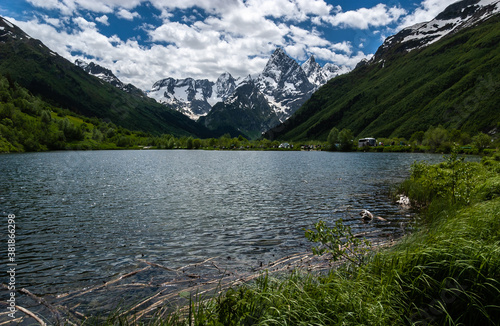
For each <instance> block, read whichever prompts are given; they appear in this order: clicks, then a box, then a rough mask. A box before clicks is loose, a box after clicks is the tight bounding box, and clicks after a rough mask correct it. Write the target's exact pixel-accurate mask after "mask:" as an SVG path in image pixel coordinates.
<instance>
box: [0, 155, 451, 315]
mask: <svg viewBox="0 0 500 326" xmlns="http://www.w3.org/2000/svg"><path fill="white" fill-rule="evenodd" d="M442 160H443V158H442V156H441V155H435V154H407V153H404V154H403V153H401V154H400V153H332V152H294V151H283V152H282V151H201V150H199V151H195V150H193V151H187V150H142V151H139V150H137V151H88V152H87V151H63V152H47V153H25V154H3V155H0V175H1V178H0V209H1V211H2V215H3V216H4V220H3V221H4V222H3V223H4V226H3V227H2V228H3V230H4V235H3V236H2V238H3V243H4V244H3V248H4V249H3V252H4V254H3V256H4V257H3V261H4V262H7V259H8V258H7V216H8V215H9V214H14V215H15V264H16V265H15V269H16V275H15V280H16V281H15V286H16V289H21V288H25V289H27V290H29V291H30V293H32V294H34V295H36V296H41V297H44V298H46V300H47V301H48V302H52V303H54V304H59V305H61V306H64V307H70V308H71V307H73V308H72V309H74V310H75V311H76V310H78V309H80V308H77V307H78V306H80V305H81V309H82V313H89V312H92V313H94V312H95V311H99V309H112V308H109V307H107V306H106V305H105V304H103V303H102V302H103V301H105V302H116V301H117V299H116V298H117V297H119V298H122V299H124V300H128V302H129V303H130V302H133V301H134V300H135V301H137V300H140V299H141V297H143V296H145V295H152V294H154V293H155V292H154V291H156V289H158V288H161V285H160V284H168V282H167V281H168V278H169V277H170V278H172V277H176V274H175V273H174V275H173V276H165V274H164V273H168V272H169V271H175V270H176V269H177V271H178V269H179V268H180V267H182V266H186V265H189V264H196V263H200V262H203V261H208V259H210V258H212V260H211V264H212V265H213V266H216V267H217V268H218V269H224V271H230V270H237V271H245V270H252V269H254V268H256V267H259V266H266V264H269V263H271V262H273V261H276V260H278V259H281V258H283V257H286V256H288V255H292V254H294V253H298V252H306V251H310V248H311V244H310V243H308V241H307V240H306V239H305V237H304V228H312V227H313V224H314V223H315V222H317V221H319V220H324V221H326V222H327V223H329V224H330V225H331V224H332V223H333V222H334V221H336V220H337V219H340V218H342V219H343V220H344V221H345V223H347V224H349V225H350V226H351V228H352V229H353V233H362V232H366V234H371V235H373V237H384V238H385V239H391V238H395V237H399V236H401V235H402V234H403V233H404V232H405V229H406V228H408V227H411V223H409V222H410V221H411V219H412V216H413V213H412V212H411V211H410V210H408V209H405V208H403V207H401V206H399V205H398V204H396V203H394V202H393V201H392V200H391V198H390V197H389V191H390V189H391V187H392V186H394V185H396V184H397V183H399V182H401V181H403V179H404V178H405V177H407V176H408V175H409V170H410V166H411V164H412V163H413V162H414V161H427V162H430V163H435V162H439V161H442ZM363 209H368V210H369V211H371V212H372V213H373V214H374V215H378V216H381V217H383V218H385V219H386V220H387V222H383V223H376V222H375V221H373V222H369V223H364V222H363V221H362V219H361V217H360V214H359V213H360V212H361V210H363ZM146 262H148V263H149V265H148V264H147V263H146ZM152 265H155V266H163V267H165V268H161V269H159V270H158V269H155V270H153V268H150V269H149V270H147V271H146V272H145V273H142V274H140V276H137V278H136V279H135V281H134V282H135V283H134V284H136V283H137V284H153V283H154V284H157V287H156V288H155V290H150V292H148V293H142V292H140V291H139V290H127V291H126V292H123V293H120V294H117V292H112V291H110V293H106V292H105V291H101V292H100V294H99V295H97V294H95V295H96V296H97V297H92V296H91V295H90V296H89V295H85V296H84V295H74V293H78V291H80V292H82V291H85V289H92V288H93V287H94V289H95V287H96V286H98V285H102V284H106V282H109V281H110V280H114V279H117V278H118V277H120V276H123V275H126V274H127V273H131V272H134V271H137V270H138V269H142V268H147V267H148V266H149V267H151V266H152ZM4 266H5V265H4ZM162 273H163V274H162ZM138 275H139V274H138ZM4 276H5V274H4ZM4 278H5V280H7V279H6V277H4ZM155 282H156V283H155ZM3 283H6V282H5V281H3ZM106 285H107V284H106ZM137 287H140V286H139V285H137ZM148 291H149V290H148ZM88 292H91V291H88ZM94 292H96V293H97V292H98V291H94ZM72 293H73V294H72ZM124 293H126V294H124ZM68 294H72V295H73V297H72V298H71V299H68V300H67V301H66V302H61V301H62V300H63V299H61V298H64V297H65V296H68ZM87 294H88V293H87ZM58 295H59V297H58ZM58 300H59V301H58ZM99 300H100V301H99ZM35 301H36V300H34V299H33V296H31V297H30V296H27V295H24V294H18V296H17V304H19V305H20V306H25V307H26V306H27V307H31V308H30V309H33V311H35V312H37V311H38V313H40V314H43V311H42V310H43V307H39V306H37V304H36V302H35ZM96 302H97V303H96ZM2 318H3V317H2ZM2 318H0V319H2Z"/></svg>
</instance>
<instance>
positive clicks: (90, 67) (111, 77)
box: [75, 59, 144, 96]
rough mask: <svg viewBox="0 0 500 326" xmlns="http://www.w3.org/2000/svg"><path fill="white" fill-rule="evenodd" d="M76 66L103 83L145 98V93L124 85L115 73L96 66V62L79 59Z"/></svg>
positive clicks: (132, 86)
mask: <svg viewBox="0 0 500 326" xmlns="http://www.w3.org/2000/svg"><path fill="white" fill-rule="evenodd" d="M75 65H76V66H78V67H80V68H82V69H83V70H84V71H85V72H86V73H88V74H89V75H92V76H95V77H97V78H99V79H101V80H102V81H105V82H107V83H110V84H111V85H113V86H115V87H117V88H119V89H121V90H123V91H125V92H127V93H131V94H136V95H141V96H144V92H143V91H141V90H140V89H138V88H137V87H135V86H134V85H132V84H125V83H123V82H122V81H121V80H120V79H118V77H116V76H115V74H113V72H112V71H111V70H109V69H107V68H104V67H103V66H100V65H98V64H95V63H94V62H90V63H88V62H85V61H83V60H79V59H77V60H76V61H75Z"/></svg>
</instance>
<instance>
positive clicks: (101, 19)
mask: <svg viewBox="0 0 500 326" xmlns="http://www.w3.org/2000/svg"><path fill="white" fill-rule="evenodd" d="M95 20H96V21H97V22H99V23H101V24H103V25H106V26H109V21H108V16H106V15H102V16H101V17H97V18H96V19H95Z"/></svg>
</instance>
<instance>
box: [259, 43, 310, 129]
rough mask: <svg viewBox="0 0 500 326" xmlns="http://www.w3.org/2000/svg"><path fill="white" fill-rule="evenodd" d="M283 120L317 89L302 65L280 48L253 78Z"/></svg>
mask: <svg viewBox="0 0 500 326" xmlns="http://www.w3.org/2000/svg"><path fill="white" fill-rule="evenodd" d="M252 82H253V83H254V84H255V86H256V87H257V88H258V89H259V90H260V92H262V94H264V96H265V97H266V99H267V101H268V103H269V105H270V106H271V107H272V108H273V110H274V111H275V112H276V114H277V115H278V116H279V118H280V120H281V121H284V120H286V119H287V118H288V117H289V116H291V115H292V113H294V112H295V111H296V110H297V109H298V108H299V107H300V106H301V105H302V104H303V103H304V102H305V101H307V100H308V99H309V97H311V95H312V93H313V92H314V91H315V90H316V86H315V85H314V84H312V83H311V82H310V81H309V79H308V76H307V75H306V73H305V72H304V70H303V69H302V67H301V66H300V65H299V64H298V63H297V61H295V60H293V59H292V58H290V57H289V56H288V55H286V54H285V52H284V51H283V50H282V49H281V48H278V49H276V50H275V51H274V53H273V54H272V55H271V58H270V59H269V61H268V62H267V64H266V66H265V68H264V70H263V71H262V73H261V74H259V75H258V76H257V77H256V78H254V79H253V80H252Z"/></svg>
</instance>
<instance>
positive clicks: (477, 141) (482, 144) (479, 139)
mask: <svg viewBox="0 0 500 326" xmlns="http://www.w3.org/2000/svg"><path fill="white" fill-rule="evenodd" d="M472 143H473V144H474V145H475V146H476V147H477V148H479V149H481V150H483V149H485V148H487V147H488V146H489V145H491V137H490V136H488V135H486V134H483V133H482V132H480V133H479V134H477V135H476V136H474V137H473V138H472Z"/></svg>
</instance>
